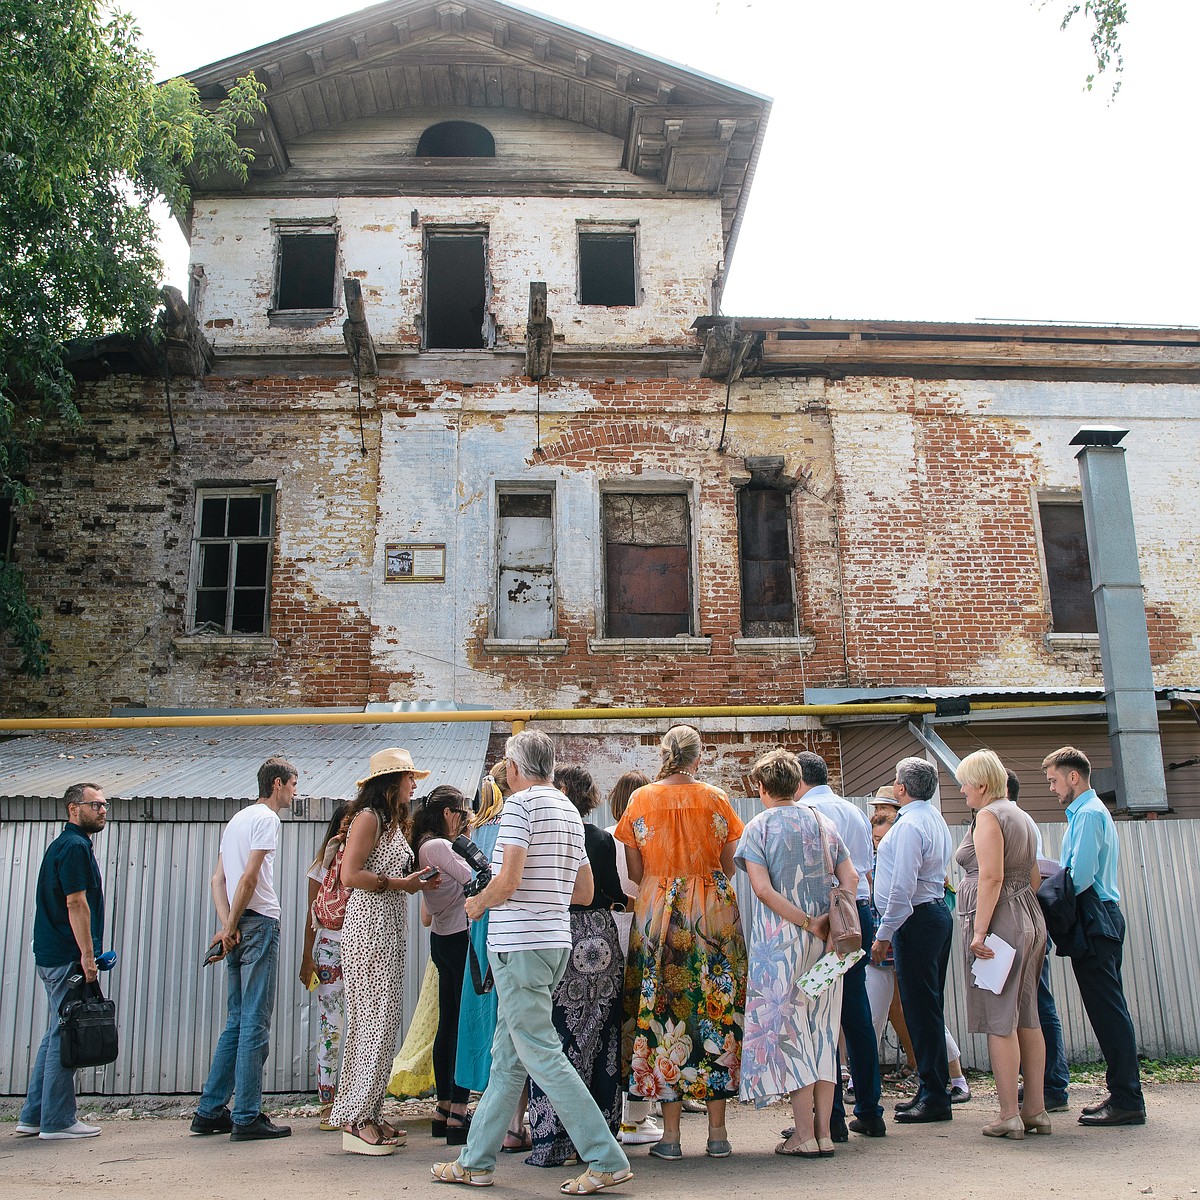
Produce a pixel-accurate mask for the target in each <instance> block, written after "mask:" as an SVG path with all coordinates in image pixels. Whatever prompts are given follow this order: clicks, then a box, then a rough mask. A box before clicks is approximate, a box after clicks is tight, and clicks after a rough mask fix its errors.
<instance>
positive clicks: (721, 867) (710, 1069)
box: [615, 725, 746, 1159]
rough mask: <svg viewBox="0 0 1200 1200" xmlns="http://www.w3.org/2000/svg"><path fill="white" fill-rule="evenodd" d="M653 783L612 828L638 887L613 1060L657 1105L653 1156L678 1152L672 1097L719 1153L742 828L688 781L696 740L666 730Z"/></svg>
mask: <svg viewBox="0 0 1200 1200" xmlns="http://www.w3.org/2000/svg"><path fill="white" fill-rule="evenodd" d="M661 752H662V769H661V770H660V771H659V774H658V780H657V781H656V782H655V783H652V784H649V785H648V786H647V787H643V788H639V789H638V790H637V791H636V792H634V793H633V796H632V797H631V798H630V801H629V807H628V808H627V809H626V810H625V813H624V815H623V816H622V817H621V820H620V822H619V823H618V825H617V828H616V834H615V836H616V838H617V840H618V841H620V842H623V843H624V844H625V846H626V848H627V849H626V857H627V865H628V869H629V877H630V879H631V880H632V881H633V882H634V883H637V884H638V885H639V888H638V896H637V902H636V905H635V908H634V918H633V929H632V931H631V934H630V943H629V960H628V965H627V968H626V971H625V1024H624V1029H623V1039H622V1041H623V1045H622V1049H623V1056H624V1061H625V1062H626V1063H627V1064H628V1069H629V1073H630V1088H629V1091H630V1094H631V1095H632V1096H636V1097H641V1098H644V1099H646V1100H658V1101H659V1102H660V1103H661V1104H662V1113H663V1136H662V1141H660V1142H659V1143H658V1144H657V1145H655V1146H653V1147H651V1150H650V1153H651V1154H653V1155H654V1156H655V1157H656V1158H665V1159H677V1158H681V1157H682V1156H683V1154H682V1150H681V1148H680V1142H679V1117H680V1112H681V1109H682V1107H683V1104H682V1102H683V1100H684V1098H685V1097H686V1098H689V1099H693V1100H700V1101H703V1102H704V1103H705V1104H706V1106H707V1108H708V1142H707V1145H706V1153H708V1154H709V1155H711V1156H712V1157H714V1158H724V1157H726V1156H727V1155H728V1154H729V1153H730V1146H729V1139H728V1136H727V1134H726V1131H725V1101H726V1100H727V1099H728V1097H730V1096H736V1095H737V1093H738V1072H739V1066H740V1060H741V1043H742V1008H743V1005H744V1003H745V989H746V943H745V941H744V940H743V938H742V927H741V921H740V918H739V915H738V905H737V897H736V895H735V894H734V890H733V884H732V883H731V882H730V876H731V875H732V874H733V853H734V848H735V846H736V845H737V840H738V838H739V837H740V835H741V832H742V822H741V820H740V819H739V818H738V815H737V814H736V813H735V812H734V811H733V809H732V807H731V806H730V804H729V800H728V798H727V797H726V795H725V793H724V792H722V791H721V790H720V789H719V788H714V787H710V786H708V784H704V783H699V782H697V780H696V779H695V778H694V777H693V774H692V772H693V771H694V770H695V767H696V763H697V762H698V760H699V758H700V735H699V734H698V733H697V732H696V731H695V730H694V729H691V728H690V727H688V726H687V725H677V726H675V727H674V728H673V729H670V730H668V731H667V733H666V735H665V736H664V738H663V741H662V748H661Z"/></svg>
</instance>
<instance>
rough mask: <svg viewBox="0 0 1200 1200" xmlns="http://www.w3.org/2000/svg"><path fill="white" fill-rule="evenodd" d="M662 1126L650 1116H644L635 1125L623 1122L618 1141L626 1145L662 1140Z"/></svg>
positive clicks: (642, 1144) (640, 1144) (643, 1144)
mask: <svg viewBox="0 0 1200 1200" xmlns="http://www.w3.org/2000/svg"><path fill="white" fill-rule="evenodd" d="M662 1134H663V1131H662V1126H661V1125H659V1124H658V1122H657V1121H655V1120H653V1119H652V1118H650V1117H643V1118H642V1119H641V1120H640V1121H638V1122H637V1123H636V1124H634V1125H630V1124H628V1123H626V1122H624V1121H623V1122H622V1123H621V1132H620V1133H619V1134H618V1135H617V1141H618V1142H620V1143H621V1144H622V1145H625V1146H646V1145H649V1144H650V1143H651V1142H658V1141H661V1140H662Z"/></svg>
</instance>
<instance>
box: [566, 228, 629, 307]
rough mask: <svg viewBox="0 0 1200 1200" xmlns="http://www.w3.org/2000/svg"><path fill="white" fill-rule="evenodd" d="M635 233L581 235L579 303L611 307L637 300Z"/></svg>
mask: <svg viewBox="0 0 1200 1200" xmlns="http://www.w3.org/2000/svg"><path fill="white" fill-rule="evenodd" d="M633 251H634V237H633V234H632V233H581V234H580V235H579V303H580V304H605V305H608V306H609V307H614V308H615V307H619V306H626V305H633V304H636V303H637V283H636V280H635V278H634V252H633Z"/></svg>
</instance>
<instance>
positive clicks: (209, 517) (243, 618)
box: [191, 491, 274, 634]
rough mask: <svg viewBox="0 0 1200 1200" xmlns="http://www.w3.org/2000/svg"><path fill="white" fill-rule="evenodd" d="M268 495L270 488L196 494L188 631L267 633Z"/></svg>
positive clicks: (269, 517)
mask: <svg viewBox="0 0 1200 1200" xmlns="http://www.w3.org/2000/svg"><path fill="white" fill-rule="evenodd" d="M273 499H274V497H273V495H272V493H271V492H252V493H251V492H242V491H238V492H228V493H223V494H219V493H208V494H205V495H202V496H201V498H200V512H199V522H198V523H199V530H198V537H197V542H198V546H197V557H196V579H195V587H194V589H193V597H192V624H191V628H192V629H193V630H200V631H207V632H210V633H223V634H256V633H266V631H267V618H268V606H269V603H270V595H271V593H270V583H271V550H272V511H273V508H274V504H273Z"/></svg>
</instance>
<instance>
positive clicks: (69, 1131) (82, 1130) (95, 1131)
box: [38, 1121, 100, 1142]
mask: <svg viewBox="0 0 1200 1200" xmlns="http://www.w3.org/2000/svg"><path fill="white" fill-rule="evenodd" d="M99 1136H100V1126H99V1125H85V1124H84V1123H83V1122H82V1121H76V1122H75V1124H74V1125H71V1126H69V1127H68V1128H66V1129H55V1130H54V1131H53V1132H52V1133H39V1134H38V1137H39V1138H40V1139H41V1140H42V1141H43V1142H65V1141H69V1140H71V1139H72V1138H89V1137H99Z"/></svg>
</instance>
